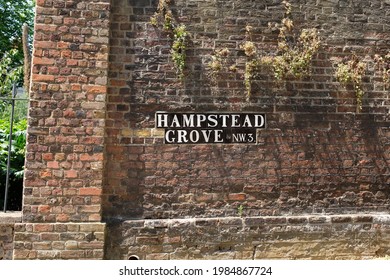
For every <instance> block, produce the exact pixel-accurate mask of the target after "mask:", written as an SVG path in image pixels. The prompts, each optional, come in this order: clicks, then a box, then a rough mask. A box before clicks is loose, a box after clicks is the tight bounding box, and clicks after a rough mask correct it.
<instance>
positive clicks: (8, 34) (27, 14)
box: [0, 0, 35, 62]
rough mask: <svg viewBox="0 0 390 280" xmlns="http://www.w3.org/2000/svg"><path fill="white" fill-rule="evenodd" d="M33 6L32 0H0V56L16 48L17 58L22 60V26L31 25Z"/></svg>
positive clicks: (32, 21)
mask: <svg viewBox="0 0 390 280" xmlns="http://www.w3.org/2000/svg"><path fill="white" fill-rule="evenodd" d="M34 6H35V1H32V0H12V1H7V0H0V22H1V25H0V57H2V56H3V55H4V53H6V52H8V51H9V50H12V49H17V50H18V51H19V53H18V56H17V60H18V61H19V62H22V61H23V47H22V26H23V24H27V25H28V26H30V27H32V26H33V24H34ZM31 30H32V28H31ZM31 34H32V33H31Z"/></svg>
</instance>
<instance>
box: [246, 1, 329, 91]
mask: <svg viewBox="0 0 390 280" xmlns="http://www.w3.org/2000/svg"><path fill="white" fill-rule="evenodd" d="M283 4H284V7H285V15H284V18H283V19H282V21H281V24H276V25H274V26H275V27H276V28H278V29H279V36H278V46H277V52H276V53H275V54H268V55H263V54H260V53H259V51H258V49H257V47H256V44H255V42H253V41H252V39H251V38H252V35H251V32H252V27H251V26H247V28H246V41H245V42H244V43H243V44H242V46H241V48H242V49H243V50H244V52H245V55H246V56H247V62H246V65H245V74H244V77H245V87H246V90H247V94H248V96H250V94H251V84H252V80H253V79H254V77H255V76H256V72H258V71H259V70H260V69H261V67H262V66H264V65H266V66H269V67H270V68H271V69H272V72H273V75H274V77H275V78H276V79H277V80H282V79H286V78H294V79H299V78H302V77H305V76H307V75H309V74H310V72H311V71H310V70H311V64H312V60H313V57H314V56H315V54H316V53H317V52H318V50H319V48H320V45H321V40H320V38H319V36H318V32H317V29H315V28H311V29H302V30H301V31H300V32H297V31H295V30H294V23H293V21H292V15H291V4H290V3H289V2H288V1H283ZM269 25H270V27H271V26H272V24H269Z"/></svg>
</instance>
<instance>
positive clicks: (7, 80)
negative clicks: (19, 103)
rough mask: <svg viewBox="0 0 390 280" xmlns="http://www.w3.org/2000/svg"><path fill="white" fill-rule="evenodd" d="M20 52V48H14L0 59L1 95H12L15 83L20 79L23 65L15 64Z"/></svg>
mask: <svg viewBox="0 0 390 280" xmlns="http://www.w3.org/2000/svg"><path fill="white" fill-rule="evenodd" d="M18 54H19V51H18V50H16V49H12V50H10V51H9V52H5V53H4V54H3V57H2V58H1V59H0V96H8V97H11V95H12V86H13V84H14V83H18V82H19V81H20V78H21V76H22V72H23V67H22V66H21V65H19V66H16V67H15V65H14V63H15V61H17V56H18Z"/></svg>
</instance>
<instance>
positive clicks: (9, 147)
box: [4, 84, 17, 213]
mask: <svg viewBox="0 0 390 280" xmlns="http://www.w3.org/2000/svg"><path fill="white" fill-rule="evenodd" d="M16 93H17V92H16V85H15V84H13V86H12V96H13V98H12V100H11V120H10V127H9V141H8V158H7V175H6V179H5V194H4V213H6V212H7V200H8V188H9V173H10V169H11V147H12V132H13V126H14V111H15V97H16Z"/></svg>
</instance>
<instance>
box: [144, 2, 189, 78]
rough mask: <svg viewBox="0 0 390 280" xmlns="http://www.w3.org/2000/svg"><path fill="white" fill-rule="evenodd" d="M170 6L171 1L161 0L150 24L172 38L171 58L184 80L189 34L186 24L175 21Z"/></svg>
mask: <svg viewBox="0 0 390 280" xmlns="http://www.w3.org/2000/svg"><path fill="white" fill-rule="evenodd" d="M169 4H171V0H159V2H158V6H157V11H156V12H155V14H154V15H153V16H152V17H151V18H150V23H151V24H152V25H153V26H154V27H156V28H161V29H162V30H164V31H165V32H167V33H168V36H169V37H170V38H171V41H172V42H171V58H172V61H173V63H174V65H175V69H176V74H177V76H178V78H179V79H180V80H183V79H184V70H185V67H186V49H187V45H188V37H189V33H188V31H187V27H186V26H185V25H184V24H182V23H181V24H179V23H177V21H176V20H175V19H174V17H173V13H172V10H171V9H170V6H169Z"/></svg>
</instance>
